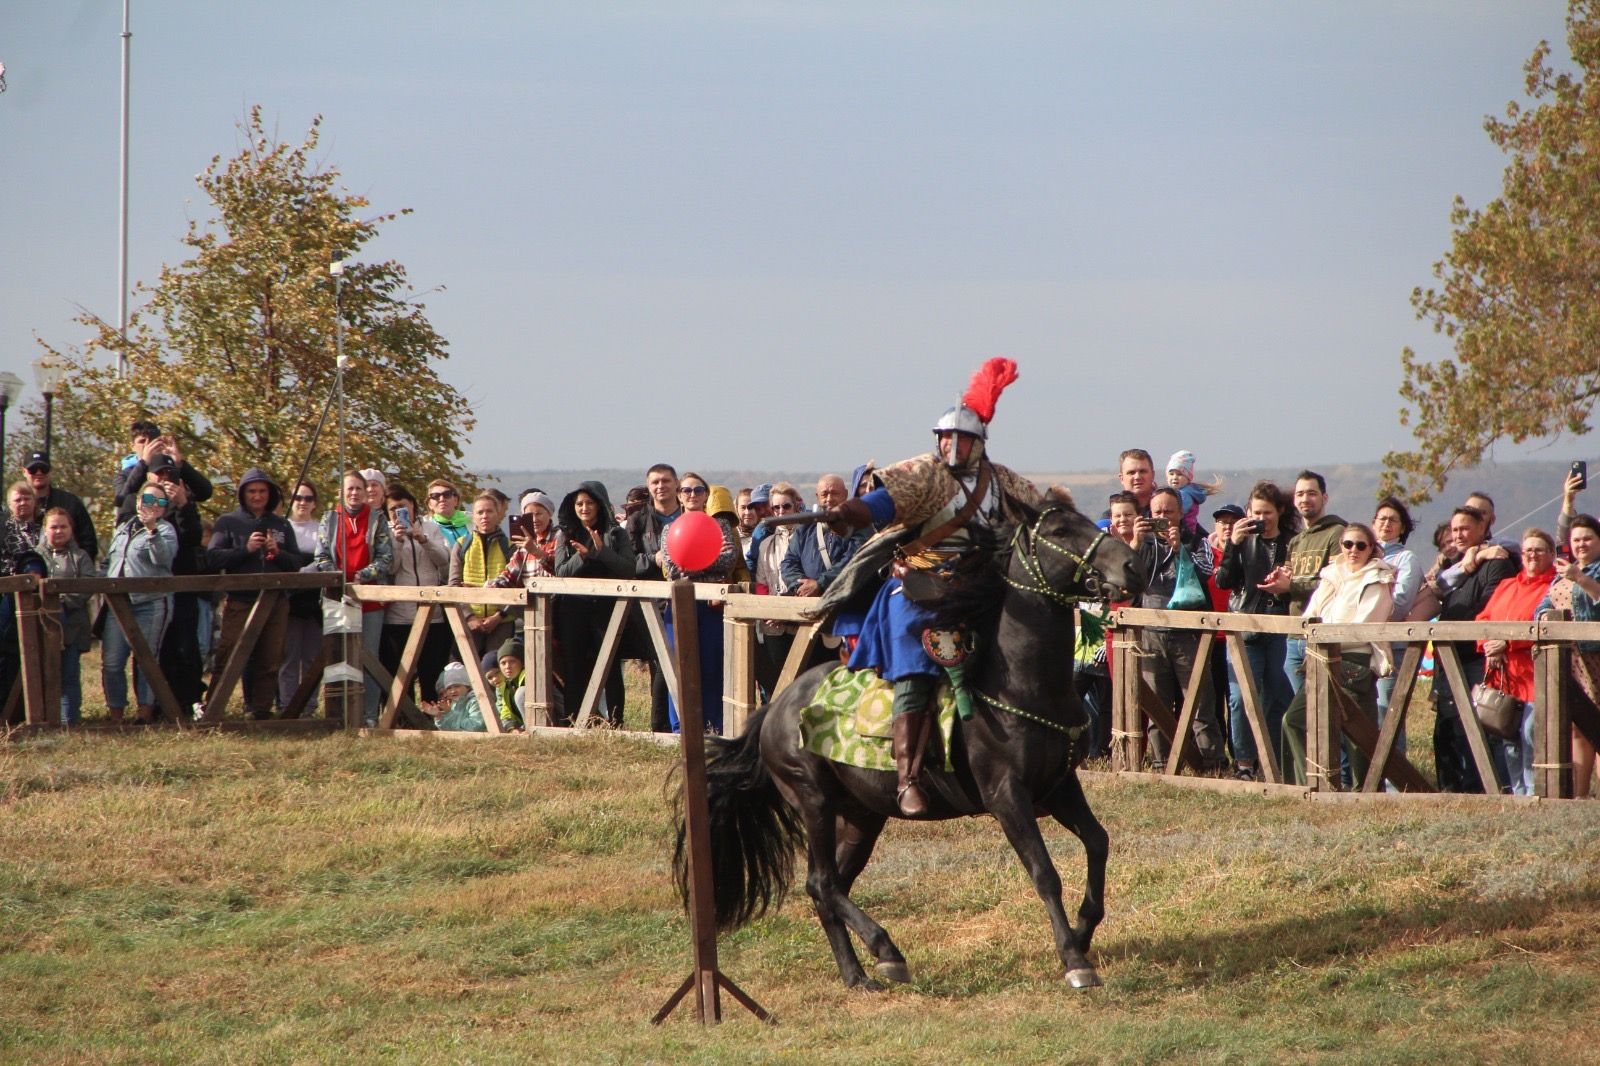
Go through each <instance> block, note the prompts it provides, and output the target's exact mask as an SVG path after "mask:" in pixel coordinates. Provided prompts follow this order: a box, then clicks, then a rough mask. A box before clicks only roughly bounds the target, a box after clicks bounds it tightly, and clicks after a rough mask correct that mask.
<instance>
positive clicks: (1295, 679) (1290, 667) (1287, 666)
mask: <svg viewBox="0 0 1600 1066" xmlns="http://www.w3.org/2000/svg"><path fill="white" fill-rule="evenodd" d="M1284 639H1285V641H1286V642H1287V643H1286V644H1285V646H1284V653H1283V672H1284V673H1285V674H1287V675H1288V677H1289V698H1290V699H1294V698H1295V697H1296V696H1298V695H1300V686H1302V685H1304V684H1305V683H1306V642H1305V641H1303V640H1301V639H1300V638H1299V637H1285V638H1284Z"/></svg>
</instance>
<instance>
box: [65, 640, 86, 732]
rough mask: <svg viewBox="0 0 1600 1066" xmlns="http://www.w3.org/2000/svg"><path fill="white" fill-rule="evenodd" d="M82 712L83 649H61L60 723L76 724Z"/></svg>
mask: <svg viewBox="0 0 1600 1066" xmlns="http://www.w3.org/2000/svg"><path fill="white" fill-rule="evenodd" d="M82 714H83V649H81V648H70V647H69V648H62V649H61V724H62V725H77V724H78V720H79V719H80V718H81V717H82Z"/></svg>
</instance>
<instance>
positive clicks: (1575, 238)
mask: <svg viewBox="0 0 1600 1066" xmlns="http://www.w3.org/2000/svg"><path fill="white" fill-rule="evenodd" d="M1567 42H1568V45H1569V47H1570V49H1571V52H1572V58H1573V62H1574V64H1575V65H1576V67H1577V72H1575V73H1569V72H1558V71H1556V70H1554V69H1553V68H1552V67H1551V65H1550V46H1549V44H1548V42H1544V41H1541V42H1540V43H1539V46H1538V48H1537V49H1535V50H1534V53H1533V56H1532V58H1530V59H1529V60H1528V62H1527V64H1526V66H1525V68H1524V69H1525V71H1526V74H1527V82H1526V88H1527V93H1528V96H1529V97H1530V98H1531V99H1532V101H1533V103H1532V104H1530V105H1529V106H1526V107H1524V106H1522V105H1519V104H1518V103H1517V102H1515V101H1513V102H1511V103H1510V104H1508V105H1507V107H1506V114H1505V117H1504V118H1495V117H1492V116H1491V117H1490V118H1488V119H1486V120H1485V123H1484V128H1485V130H1486V131H1487V132H1488V134H1489V137H1490V139H1491V140H1493V141H1494V143H1495V144H1496V145H1498V146H1499V147H1500V149H1501V150H1502V151H1503V152H1505V153H1506V154H1507V155H1508V156H1509V157H1510V162H1509V163H1508V164H1507V166H1506V170H1505V175H1504V179H1503V183H1502V191H1501V194H1500V196H1499V197H1498V198H1497V199H1495V200H1494V201H1492V202H1491V203H1489V204H1488V206H1486V207H1484V208H1483V209H1482V210H1474V209H1471V208H1468V207H1467V205H1466V203H1465V202H1464V201H1463V200H1462V199H1461V197H1459V196H1458V197H1456V200H1455V204H1454V207H1453V208H1452V210H1451V214H1450V221H1451V225H1452V226H1453V227H1454V229H1455V234H1454V237H1453V239H1452V242H1451V246H1450V250H1449V252H1447V253H1446V254H1445V256H1444V258H1443V259H1441V260H1440V261H1439V262H1438V263H1436V264H1434V268H1433V273H1434V276H1435V277H1436V278H1437V279H1438V287H1437V288H1428V289H1422V288H1418V289H1416V290H1415V291H1413V292H1412V294H1411V303H1412V306H1413V307H1414V308H1415V309H1416V313H1417V317H1418V318H1419V319H1422V320H1424V321H1428V322H1431V323H1432V324H1433V328H1434V330H1435V332H1438V333H1442V334H1444V335H1445V336H1446V337H1448V338H1450V341H1451V343H1452V345H1453V347H1454V352H1455V354H1454V357H1453V358H1445V359H1441V360H1439V361H1438V362H1434V363H1429V362H1424V361H1422V360H1421V359H1419V358H1418V357H1417V355H1416V353H1415V352H1413V351H1412V350H1411V349H1409V348H1407V349H1406V350H1405V351H1404V352H1403V353H1402V355H1401V363H1402V367H1403V369H1404V380H1403V383H1402V385H1401V387H1400V395H1401V398H1402V399H1403V400H1404V401H1405V403H1406V405H1407V406H1406V407H1403V408H1402V409H1401V412H1400V420H1401V424H1403V425H1409V426H1410V427H1411V431H1412V435H1413V436H1414V437H1415V438H1416V441H1417V444H1416V446H1415V448H1414V449H1413V450H1411V451H1400V452H1391V453H1390V454H1388V455H1387V456H1385V457H1384V463H1385V466H1386V467H1387V468H1388V469H1387V471H1386V473H1385V477H1384V484H1383V491H1390V490H1400V491H1402V492H1404V493H1406V494H1407V495H1409V497H1410V498H1411V499H1412V500H1413V501H1416V502H1422V501H1426V500H1428V499H1430V498H1431V497H1432V494H1433V493H1434V492H1437V491H1438V490H1439V489H1441V488H1443V487H1444V483H1445V480H1446V479H1447V478H1448V476H1449V475H1450V473H1451V472H1452V471H1454V470H1457V469H1465V468H1469V467H1471V466H1473V465H1475V464H1476V463H1477V462H1478V461H1479V460H1480V459H1482V457H1483V455H1484V453H1485V452H1486V451H1487V450H1488V449H1489V448H1490V447H1491V446H1493V445H1494V443H1495V442H1496V441H1500V440H1510V441H1512V442H1516V443H1521V442H1523V441H1527V440H1533V439H1538V438H1542V437H1553V436H1556V435H1559V434H1561V433H1568V434H1572V435H1574V436H1577V435H1581V434H1584V433H1587V432H1588V431H1589V429H1590V418H1591V415H1592V413H1593V410H1594V404H1595V399H1596V397H1600V0H1571V6H1570V8H1569V9H1568V13H1567Z"/></svg>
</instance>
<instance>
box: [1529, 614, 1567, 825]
mask: <svg viewBox="0 0 1600 1066" xmlns="http://www.w3.org/2000/svg"><path fill="white" fill-rule="evenodd" d="M1571 617H1572V614H1571V612H1570V611H1546V612H1545V613H1544V614H1543V615H1542V616H1541V617H1540V621H1545V620H1548V621H1568V620H1570V619H1571ZM1539 636H1540V639H1539V640H1538V641H1537V642H1535V644H1534V648H1533V690H1534V692H1533V794H1534V795H1535V796H1539V797H1541V798H1543V799H1571V798H1572V788H1573V786H1572V713H1571V710H1570V709H1569V708H1568V706H1567V700H1566V693H1567V686H1568V685H1570V684H1571V683H1572V672H1571V670H1570V669H1569V666H1570V656H1571V654H1572V649H1571V647H1570V646H1569V645H1568V644H1566V643H1564V642H1562V641H1559V640H1550V639H1547V638H1545V636H1544V627H1543V626H1542V625H1541V626H1540V627H1539Z"/></svg>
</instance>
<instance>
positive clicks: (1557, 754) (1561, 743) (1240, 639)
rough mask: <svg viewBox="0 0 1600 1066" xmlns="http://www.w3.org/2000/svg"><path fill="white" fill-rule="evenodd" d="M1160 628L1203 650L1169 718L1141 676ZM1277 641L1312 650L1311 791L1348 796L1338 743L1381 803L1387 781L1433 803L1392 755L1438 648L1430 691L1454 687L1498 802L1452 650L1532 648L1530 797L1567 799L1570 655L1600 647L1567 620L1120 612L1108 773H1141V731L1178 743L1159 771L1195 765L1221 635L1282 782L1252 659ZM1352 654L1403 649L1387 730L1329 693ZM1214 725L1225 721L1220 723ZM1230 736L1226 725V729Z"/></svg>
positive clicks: (1269, 777)
mask: <svg viewBox="0 0 1600 1066" xmlns="http://www.w3.org/2000/svg"><path fill="white" fill-rule="evenodd" d="M1147 627H1151V628H1161V629H1169V630H1183V631H1188V632H1195V633H1198V634H1199V635H1200V636H1199V645H1200V647H1199V650H1198V652H1197V654H1196V656H1195V669H1194V670H1193V672H1192V674H1191V676H1190V678H1189V685H1188V687H1187V691H1186V692H1185V693H1184V700H1183V705H1182V707H1181V709H1180V711H1179V714H1178V715H1177V716H1176V718H1174V716H1173V714H1172V712H1171V710H1170V709H1169V708H1167V707H1164V706H1162V705H1161V703H1160V701H1159V700H1157V698H1156V695H1155V693H1154V692H1152V691H1151V690H1150V688H1149V686H1148V685H1147V684H1145V683H1144V681H1143V679H1142V678H1141V677H1140V672H1139V666H1138V656H1139V650H1138V649H1139V634H1140V632H1141V630H1143V629H1145V628H1147ZM1252 633H1279V634H1282V635H1284V636H1287V637H1293V638H1297V639H1301V640H1304V641H1305V642H1306V659H1305V662H1306V678H1305V687H1306V756H1305V758H1306V766H1307V768H1308V769H1307V782H1308V785H1307V787H1309V788H1310V789H1311V790H1312V791H1313V792H1337V791H1340V790H1341V783H1340V774H1339V771H1338V767H1339V763H1340V753H1341V750H1342V740H1343V739H1344V738H1348V739H1349V740H1350V741H1351V742H1352V743H1353V744H1354V745H1355V746H1356V747H1357V748H1358V749H1360V750H1361V751H1362V752H1363V753H1364V754H1366V755H1367V757H1368V758H1369V759H1370V764H1369V767H1368V770H1367V773H1366V776H1365V777H1364V778H1363V779H1362V781H1361V782H1359V785H1358V791H1360V792H1363V793H1369V794H1370V793H1374V792H1378V791H1379V790H1380V789H1381V788H1382V784H1383V782H1384V781H1385V780H1388V781H1389V782H1390V783H1391V784H1393V785H1394V786H1395V787H1396V788H1398V789H1400V790H1401V791H1402V792H1413V793H1425V792H1432V791H1433V788H1432V786H1431V785H1430V784H1429V783H1428V782H1427V780H1426V779H1425V778H1424V777H1423V775H1422V773H1421V772H1420V771H1418V770H1417V768H1416V767H1415V766H1414V765H1412V763H1411V762H1410V761H1409V760H1407V759H1406V758H1405V757H1404V756H1403V755H1401V754H1399V753H1398V752H1396V750H1395V748H1396V746H1397V745H1396V741H1397V739H1398V737H1399V736H1400V733H1401V731H1402V730H1403V729H1404V728H1405V721H1406V715H1407V712H1408V708H1409V704H1410V701H1411V696H1412V693H1413V692H1414V691H1415V690H1416V683H1417V673H1418V669H1419V668H1420V666H1421V664H1422V654H1423V647H1424V645H1425V644H1427V643H1428V642H1430V641H1432V642H1434V656H1435V662H1436V664H1437V669H1436V670H1435V672H1434V683H1435V684H1439V683H1441V680H1442V683H1444V684H1446V685H1448V686H1449V687H1450V691H1451V693H1452V695H1453V696H1454V697H1455V703H1456V707H1457V708H1458V710H1459V711H1460V718H1461V726H1462V730H1463V731H1464V732H1465V734H1466V738H1467V745H1468V748H1469V749H1470V751H1471V754H1472V760H1473V764H1474V766H1476V768H1477V771H1478V775H1479V777H1480V778H1481V780H1482V781H1483V782H1484V786H1485V790H1486V791H1489V792H1491V793H1493V792H1494V791H1496V789H1495V785H1494V782H1495V781H1496V776H1495V772H1494V766H1493V763H1492V759H1491V756H1490V749H1489V739H1488V737H1487V736H1486V734H1485V733H1484V730H1483V726H1482V725H1481V724H1479V722H1478V719H1477V716H1476V715H1474V714H1473V713H1472V698H1471V692H1470V687H1469V686H1468V685H1467V681H1466V674H1465V672H1464V671H1463V669H1462V666H1461V660H1460V657H1459V655H1458V654H1457V652H1456V649H1455V646H1454V643H1453V642H1464V641H1469V640H1473V641H1476V640H1522V641H1532V642H1533V645H1534V649H1533V656H1534V675H1535V697H1534V705H1535V711H1534V721H1533V725H1534V737H1533V748H1534V758H1533V765H1534V792H1535V794H1536V795H1538V796H1541V797H1545V798H1570V797H1571V796H1572V735H1571V713H1570V708H1569V707H1568V704H1567V696H1566V691H1567V685H1568V683H1569V681H1568V678H1569V673H1568V662H1567V660H1568V656H1569V654H1570V648H1571V644H1572V642H1574V641H1577V640H1587V641H1600V622H1573V621H1570V620H1568V619H1567V618H1566V617H1565V615H1564V614H1563V615H1562V616H1560V617H1558V616H1556V615H1555V614H1553V613H1547V614H1546V615H1545V616H1544V617H1542V618H1540V619H1538V620H1536V621H1528V622H1383V623H1367V624H1360V625H1357V624H1335V623H1327V622H1322V621H1320V620H1317V619H1305V618H1286V617H1282V616H1271V615H1248V614H1244V615H1241V614H1227V613H1217V612H1211V611H1194V612H1189V611H1164V610H1147V609H1140V608H1123V609H1121V610H1119V611H1117V612H1116V615H1115V618H1114V626H1113V629H1112V630H1111V631H1110V633H1109V634H1108V637H1107V639H1109V640H1110V641H1112V730H1113V733H1112V735H1113V737H1114V738H1115V743H1114V745H1113V748H1112V767H1113V769H1115V770H1119V771H1135V770H1140V769H1142V768H1143V766H1144V747H1145V723H1146V722H1147V721H1148V722H1149V723H1150V724H1152V725H1154V726H1155V728H1157V729H1159V730H1160V731H1161V732H1162V733H1163V734H1164V735H1165V736H1166V738H1167V739H1168V741H1169V742H1170V744H1171V755H1170V757H1169V758H1168V760H1167V763H1166V765H1165V767H1163V768H1162V770H1161V772H1163V773H1165V774H1169V775H1175V774H1177V773H1179V772H1180V770H1181V769H1182V767H1183V766H1185V765H1188V766H1191V767H1193V766H1195V765H1196V760H1195V758H1194V756H1193V753H1194V749H1195V742H1194V738H1193V735H1192V733H1191V730H1190V728H1189V726H1190V724H1191V723H1192V721H1193V717H1194V714H1195V710H1196V707H1197V706H1198V704H1199V699H1200V693H1201V691H1202V686H1204V685H1205V684H1207V683H1208V673H1209V671H1210V670H1211V669H1212V655H1211V649H1212V646H1213V643H1214V641H1215V640H1216V639H1217V638H1218V637H1219V636H1220V637H1221V638H1222V639H1223V641H1224V643H1225V646H1226V648H1227V657H1228V661H1229V663H1230V664H1231V665H1232V666H1233V673H1234V677H1235V679H1236V680H1237V682H1238V685H1239V690H1240V697H1241V703H1242V704H1243V709H1244V716H1245V720H1246V722H1247V723H1248V725H1249V727H1250V731H1251V733H1252V735H1253V736H1254V737H1255V741H1256V750H1257V754H1258V760H1257V761H1258V766H1259V769H1260V773H1261V776H1262V778H1263V779H1264V780H1265V782H1266V783H1268V784H1270V785H1281V784H1282V783H1283V768H1282V767H1281V766H1280V765H1279V762H1278V753H1277V751H1276V750H1275V748H1274V746H1273V744H1272V743H1271V740H1270V735H1269V731H1268V728H1267V720H1266V716H1265V713H1264V708H1263V706H1262V696H1261V693H1260V692H1258V691H1257V690H1256V685H1255V679H1254V675H1253V674H1252V672H1251V670H1250V668H1249V665H1248V662H1247V660H1246V657H1245V647H1244V641H1245V636H1246V635H1247V634H1252ZM1357 643H1384V644H1402V643H1403V644H1406V645H1407V648H1406V651H1405V654H1404V655H1402V656H1401V657H1400V661H1399V663H1397V664H1396V667H1395V671H1394V678H1395V685H1394V692H1393V695H1392V696H1391V698H1390V702H1389V708H1388V712H1387V714H1386V715H1385V717H1384V722H1383V727H1382V728H1381V729H1380V728H1379V727H1378V724H1377V723H1376V722H1375V721H1373V720H1372V719H1371V718H1369V717H1368V716H1367V715H1366V713H1365V712H1364V711H1363V710H1361V709H1360V708H1359V707H1356V706H1355V705H1354V704H1353V703H1352V702H1351V700H1350V698H1349V696H1348V695H1347V694H1346V693H1345V692H1344V690H1343V689H1341V688H1340V687H1339V686H1338V685H1336V684H1334V683H1333V675H1334V672H1335V671H1336V670H1337V667H1338V664H1339V662H1340V645H1342V644H1357ZM1219 717H1223V716H1221V715H1219ZM1223 727H1224V728H1226V724H1225V723H1224V726H1223Z"/></svg>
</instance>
